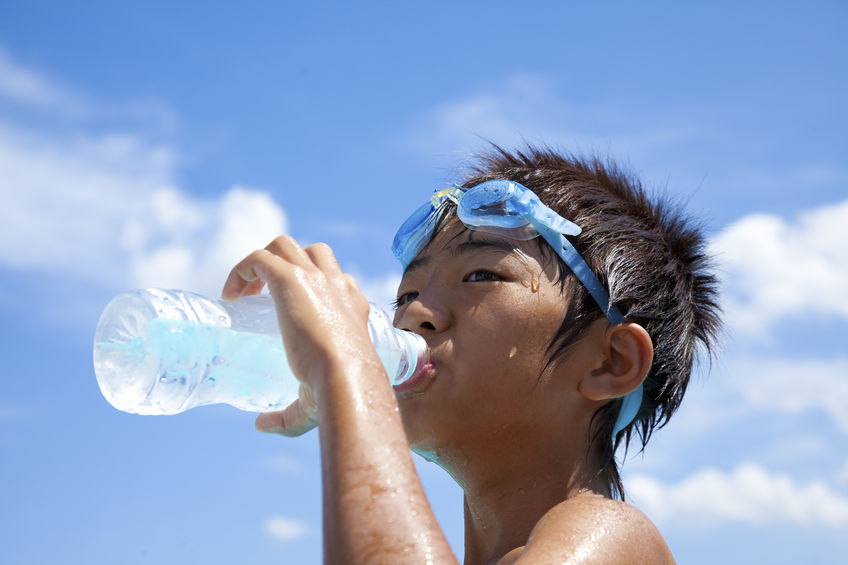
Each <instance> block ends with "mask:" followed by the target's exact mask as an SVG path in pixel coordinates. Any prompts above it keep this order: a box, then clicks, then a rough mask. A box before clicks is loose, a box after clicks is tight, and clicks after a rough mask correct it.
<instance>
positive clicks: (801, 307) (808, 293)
mask: <svg viewBox="0 0 848 565" xmlns="http://www.w3.org/2000/svg"><path fill="white" fill-rule="evenodd" d="M712 250H713V252H714V253H715V255H716V256H717V257H718V258H719V260H720V262H721V267H722V271H723V278H724V281H725V285H724V287H725V294H724V296H725V299H726V303H725V313H726V316H727V322H728V326H729V327H731V328H732V329H733V331H734V332H735V333H737V334H741V335H744V336H745V337H749V338H757V339H760V340H765V339H768V338H769V336H770V330H771V329H772V327H773V325H774V324H775V323H777V322H778V321H780V320H782V319H785V318H788V317H792V316H799V317H800V316H817V317H822V316H825V317H837V318H839V319H842V320H848V303H846V302H845V301H844V300H841V301H840V300H836V297H839V296H841V294H842V291H844V289H846V288H848V200H845V201H842V202H837V203H834V204H831V205H829V206H822V207H819V208H815V209H812V210H807V211H803V212H801V213H800V214H799V215H798V216H797V217H796V218H794V219H786V218H782V217H779V216H775V215H769V214H750V215H748V216H745V217H743V218H742V219H740V220H738V221H736V222H734V223H733V224H731V225H730V226H728V227H727V228H726V229H725V230H723V231H722V233H721V234H719V235H718V236H717V237H716V238H715V239H714V240H713V244H712Z"/></svg>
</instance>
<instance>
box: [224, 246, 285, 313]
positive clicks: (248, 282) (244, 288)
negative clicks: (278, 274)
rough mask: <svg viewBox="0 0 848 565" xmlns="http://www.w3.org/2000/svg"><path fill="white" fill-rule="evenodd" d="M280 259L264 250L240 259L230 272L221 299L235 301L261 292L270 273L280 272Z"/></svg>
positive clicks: (258, 250)
mask: <svg viewBox="0 0 848 565" xmlns="http://www.w3.org/2000/svg"><path fill="white" fill-rule="evenodd" d="M281 263H282V260H281V259H280V257H278V256H276V255H274V254H273V253H271V252H269V251H267V250H265V249H257V250H256V251H254V252H253V253H251V254H250V255H248V256H247V257H245V258H244V259H242V260H241V261H240V262H239V263H238V264H237V265H236V266H235V267H233V270H232V271H230V274H229V276H228V277H227V280H226V282H225V283H224V289H223V290H222V291H221V297H222V298H223V299H224V300H235V299H236V298H238V297H240V296H245V295H248V294H256V293H257V292H259V291H260V290H262V286H263V285H264V284H265V283H264V282H263V281H265V280H267V279H268V276H267V275H268V274H269V273H271V272H274V271H275V270H276V271H281V270H282V264H281Z"/></svg>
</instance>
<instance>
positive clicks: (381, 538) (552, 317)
mask: <svg viewBox="0 0 848 565" xmlns="http://www.w3.org/2000/svg"><path fill="white" fill-rule="evenodd" d="M265 283H267V284H268V286H269V290H270V291H271V294H272V296H274V299H275V303H276V304H277V308H278V317H279V318H280V325H281V330H282V331H283V335H284V339H285V344H286V348H287V352H288V354H289V359H290V362H291V363H292V368H293V370H294V371H295V374H296V375H297V376H298V378H299V379H300V380H301V382H302V385H303V386H302V387H301V398H300V399H299V400H298V401H296V402H295V404H293V405H292V406H291V407H289V408H288V409H287V410H285V411H283V412H278V413H271V414H263V415H261V416H260V417H259V418H258V419H257V428H259V429H261V430H263V431H270V432H276V433H281V434H283V435H298V434H301V433H304V432H306V431H308V430H309V429H311V428H313V427H315V426H316V424H317V425H318V427H319V433H320V436H321V451H322V472H323V478H324V480H323V485H324V517H325V522H324V547H325V559H326V560H327V561H328V562H339V563H365V562H369V561H371V560H374V559H376V560H377V561H380V560H381V559H382V560H383V561H386V560H388V561H390V562H392V563H405V562H408V563H426V562H432V563H451V562H456V561H455V558H454V556H453V554H452V552H451V549H450V547H449V545H448V544H447V541H446V539H445V537H444V534H443V533H442V532H441V530H440V529H439V526H438V524H437V522H436V520H435V517H434V516H433V514H432V509H431V508H430V506H429V504H428V502H427V499H426V496H425V494H424V491H423V488H422V487H421V484H420V481H419V479H418V476H417V474H416V472H415V468H414V465H413V464H412V460H411V458H410V454H409V448H410V446H412V448H413V449H415V450H416V451H419V452H421V453H423V454H425V455H426V456H428V457H431V458H434V459H437V460H438V463H439V464H440V465H442V466H443V467H444V468H445V469H447V470H448V472H450V473H451V475H452V476H454V477H455V478H456V479H457V481H458V482H459V484H460V485H461V486H462V488H463V490H464V492H465V515H466V543H465V547H466V555H465V562H466V563H489V562H492V563H494V562H499V561H500V562H502V563H515V562H521V563H552V562H562V563H624V562H626V563H663V562H671V556H670V553H668V550H667V548H666V546H665V544H664V542H663V541H662V538H661V536H660V535H659V533H658V532H657V531H656V529H655V528H654V527H653V525H652V524H651V523H650V521H648V520H647V518H645V517H644V516H643V515H641V514H640V513H639V512H638V511H637V510H635V509H634V508H632V507H630V506H628V505H626V504H623V503H621V502H617V501H612V500H609V499H608V498H607V496H608V492H607V491H606V487H605V486H604V484H603V483H602V482H599V481H597V480H596V479H595V476H596V474H595V469H596V465H597V462H596V461H595V460H594V458H593V457H592V456H591V455H590V456H589V457H587V452H588V445H587V443H586V442H587V438H588V432H589V430H588V425H589V424H588V422H589V421H590V419H591V415H592V413H593V412H594V410H596V409H597V407H598V406H599V405H600V404H602V403H603V402H606V401H607V400H608V399H609V398H610V397H611V395H612V396H614V395H620V394H621V393H626V390H624V389H623V388H622V386H624V388H626V387H627V386H631V385H632V386H635V384H633V383H630V381H626V382H625V385H620V384H616V383H619V381H621V379H618V380H616V379H612V378H609V375H617V374H622V375H626V374H630V373H632V372H634V371H636V372H638V370H640V369H639V368H638V367H636V369H633V367H635V366H636V365H638V363H636V364H635V365H634V363H633V362H631V360H632V358H634V357H633V356H634V355H635V354H634V353H633V351H635V350H636V349H638V348H636V349H634V347H633V346H632V344H633V343H634V342H633V339H631V337H629V336H630V334H631V333H633V332H631V331H630V330H628V329H627V328H624V329H621V328H618V329H610V327H609V326H610V325H609V324H608V323H607V322H606V321H605V320H599V321H598V322H596V323H595V324H593V325H592V326H591V327H590V328H589V330H588V331H587V332H586V336H585V337H584V338H583V339H581V340H580V342H578V344H577V346H575V347H574V348H573V349H572V350H571V351H570V352H569V355H568V357H567V358H566V359H565V360H564V361H562V362H557V363H554V364H552V365H549V366H546V364H545V362H546V361H547V347H548V344H549V343H550V340H551V338H552V336H553V332H554V331H555V330H556V328H557V327H558V325H559V324H560V322H561V321H562V318H563V315H564V312H565V305H564V303H563V298H562V295H561V293H560V288H559V284H558V283H557V282H556V281H555V270H554V268H553V266H552V265H548V264H547V263H546V262H545V261H544V260H543V259H542V257H541V255H540V253H539V251H538V247H537V246H536V243H535V242H532V241H531V242H524V243H515V242H510V241H505V240H502V239H498V238H495V237H491V236H486V235H482V234H474V236H473V237H472V236H470V234H469V233H468V232H467V231H465V230H462V229H460V228H459V227H458V226H456V225H454V226H452V227H449V228H448V229H446V230H445V231H443V232H442V233H440V234H438V235H437V237H436V238H435V239H434V241H433V242H432V243H431V244H430V245H429V246H428V247H427V248H425V249H424V251H423V252H422V253H421V254H420V255H419V257H418V258H416V262H413V264H412V265H410V268H409V269H408V270H407V272H406V274H405V276H404V279H403V282H402V283H401V287H400V291H399V302H400V306H399V308H398V311H397V314H396V318H395V321H396V325H398V326H399V327H404V328H407V329H410V330H412V331H415V332H417V333H420V334H421V335H423V336H424V337H425V339H426V341H427V342H428V345H429V346H430V348H431V352H432V357H433V366H432V367H431V368H430V370H429V371H427V373H426V374H425V375H423V377H422V378H421V379H419V380H418V381H417V382H416V383H414V386H413V387H412V388H411V389H409V390H405V391H401V392H396V391H393V390H392V389H391V387H390V386H389V385H388V381H387V377H386V375H385V372H384V370H383V369H382V366H381V365H380V362H379V359H377V357H376V354H375V352H374V351H373V347H371V346H370V341H369V340H368V336H367V331H365V322H364V320H365V317H366V316H367V302H366V301H365V299H364V297H362V295H361V293H359V291H358V288H356V285H355V282H354V281H353V280H352V279H351V278H350V277H349V276H347V275H345V274H344V273H342V272H341V270H340V269H339V268H338V264H337V263H336V262H335V258H333V257H332V253H331V252H330V250H329V248H327V247H326V246H321V245H318V246H310V247H309V248H307V249H305V250H304V249H301V248H300V247H299V246H298V245H297V244H296V242H294V241H293V240H291V238H285V237H284V238H279V239H278V240H275V241H274V242H272V244H270V245H269V246H268V248H266V250H262V251H258V252H256V253H254V254H251V256H249V257H248V258H246V259H245V260H244V261H242V262H241V263H240V264H239V265H237V266H236V268H235V269H234V270H233V273H232V274H231V276H230V279H228V281H227V284H226V285H225V289H224V293H223V294H224V296H225V297H227V298H235V297H237V296H239V295H243V294H250V293H253V292H258V290H259V289H260V288H261V287H262V285H263V284H265ZM634 331H635V330H634ZM636 333H638V332H636ZM634 335H635V334H634ZM637 341H638V340H637ZM625 380H626V379H625ZM631 380H632V379H631ZM598 383H600V384H598ZM605 383H606V384H605ZM609 383H612V384H609ZM628 383H630V384H628ZM616 387H618V388H616ZM631 389H632V387H631ZM599 391H600V392H599ZM401 415H402V418H401Z"/></svg>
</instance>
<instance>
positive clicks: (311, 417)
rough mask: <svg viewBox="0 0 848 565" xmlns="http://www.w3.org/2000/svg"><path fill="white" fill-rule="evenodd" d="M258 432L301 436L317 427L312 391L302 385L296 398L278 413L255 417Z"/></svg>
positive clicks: (315, 407) (316, 410)
mask: <svg viewBox="0 0 848 565" xmlns="http://www.w3.org/2000/svg"><path fill="white" fill-rule="evenodd" d="M255 425H256V429H257V430H259V431H260V432H266V433H271V434H280V435H283V436H287V437H296V436H299V435H303V434H305V433H306V432H308V431H309V430H311V429H313V428H315V427H316V426H317V425H318V406H317V404H316V402H315V398H314V396H313V394H312V391H311V390H310V389H309V388H308V387H306V386H304V385H303V384H302V383H301V385H300V389H299V390H298V398H297V400H295V401H294V402H292V403H291V404H289V405H288V406H286V408H285V409H284V410H282V411H280V412H265V413H263V414H260V415H259V416H257V417H256V424H255Z"/></svg>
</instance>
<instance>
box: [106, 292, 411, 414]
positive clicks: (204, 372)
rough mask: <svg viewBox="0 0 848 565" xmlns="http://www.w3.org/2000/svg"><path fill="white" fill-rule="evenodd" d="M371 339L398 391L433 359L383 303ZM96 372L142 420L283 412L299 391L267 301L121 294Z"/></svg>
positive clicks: (372, 320)
mask: <svg viewBox="0 0 848 565" xmlns="http://www.w3.org/2000/svg"><path fill="white" fill-rule="evenodd" d="M368 330H369V332H370V335H371V341H372V342H373V343H374V346H375V348H376V349H377V354H378V355H379V356H380V359H381V360H382V362H383V365H384V366H385V367H386V371H387V372H388V374H389V378H390V380H391V381H392V384H400V383H402V382H404V381H406V380H407V379H409V378H410V377H411V376H412V375H413V373H414V372H415V368H416V366H417V365H418V364H419V363H420V362H421V361H422V360H423V359H424V358H425V357H426V355H427V346H426V344H425V342H424V340H423V339H422V338H421V336H418V335H416V334H414V333H411V332H406V331H402V330H398V329H396V328H394V327H392V322H391V320H390V319H389V317H388V315H386V313H384V312H383V311H382V310H380V309H379V308H378V307H376V306H375V305H374V304H372V305H371V312H370V314H369V316H368ZM94 372H95V374H96V375H97V382H98V384H99V385H100V391H101V392H102V393H103V396H104V397H106V400H108V401H109V403H110V404H112V406H114V407H115V408H117V409H119V410H123V411H124V412H131V413H134V414H177V413H179V412H183V411H185V410H188V409H189V408H193V407H195V406H203V405H206V404H216V403H223V404H230V405H232V406H235V407H236V408H240V409H242V410H248V411H251V412H266V411H271V410H281V409H283V408H285V407H286V406H287V405H289V404H290V403H291V402H292V401H294V399H296V398H297V393H298V387H299V384H298V381H297V379H295V377H294V375H293V374H292V372H291V369H290V368H289V365H288V361H287V360H286V352H285V349H284V347H283V343H282V338H281V337H280V329H279V326H278V325H277V315H276V310H275V308H274V302H273V300H272V299H271V297H270V296H268V295H257V296H248V297H244V298H241V299H240V300H238V301H235V302H226V301H223V300H215V299H212V298H207V297H205V296H201V295H199V294H195V293H192V292H187V291H184V290H163V289H147V290H135V291H131V292H126V293H123V294H120V295H118V296H116V297H115V298H114V299H112V301H111V302H110V303H109V304H108V305H107V306H106V309H105V310H104V311H103V314H102V315H101V316H100V321H99V322H98V324H97V330H96V331H95V335H94Z"/></svg>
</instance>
